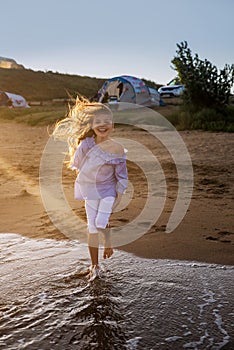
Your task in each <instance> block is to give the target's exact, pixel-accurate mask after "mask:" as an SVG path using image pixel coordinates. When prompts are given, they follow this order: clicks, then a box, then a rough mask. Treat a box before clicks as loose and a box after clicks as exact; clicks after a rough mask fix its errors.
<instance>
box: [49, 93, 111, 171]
mask: <svg viewBox="0 0 234 350" xmlns="http://www.w3.org/2000/svg"><path fill="white" fill-rule="evenodd" d="M98 115H107V116H108V117H110V118H111V119H113V114H112V112H111V110H110V108H108V107H107V106H106V105H104V104H102V103H99V102H90V101H89V100H88V99H87V98H85V97H80V96H77V98H76V101H75V104H74V105H73V106H72V107H71V106H69V112H68V114H67V116H66V117H65V118H64V119H62V120H60V121H58V122H57V123H56V125H55V127H54V131H53V133H52V136H53V137H54V138H55V139H57V140H58V139H59V140H66V141H67V143H68V147H69V151H68V157H69V160H68V161H66V163H68V166H70V165H71V164H72V162H73V158H74V153H75V151H76V149H77V147H78V145H79V143H80V142H81V140H84V139H85V138H86V137H91V136H95V134H94V131H93V129H92V125H93V120H94V118H95V117H96V116H98Z"/></svg>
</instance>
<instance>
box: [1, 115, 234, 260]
mask: <svg viewBox="0 0 234 350" xmlns="http://www.w3.org/2000/svg"><path fill="white" fill-rule="evenodd" d="M1 126H2V133H1V136H0V145H1V154H0V161H1V175H2V176H1V182H0V184H1V186H0V191H1V207H2V208H3V209H2V213H1V231H2V232H16V233H17V232H18V233H20V235H22V236H26V237H31V238H36V239H38V238H39V239H41V238H52V239H56V240H58V239H66V238H65V237H64V236H63V234H61V233H60V232H59V230H58V229H56V228H55V227H54V226H53V224H52V222H51V221H50V219H49V217H48V215H47V213H46V212H45V209H44V207H43V204H42V201H41V198H40V191H39V186H38V176H39V165H40V159H41V155H42V152H43V149H44V147H45V144H46V142H47V140H48V134H47V128H46V127H32V126H26V125H23V124H17V123H15V122H3V123H1ZM137 133H138V134H137ZM180 135H181V136H182V138H183V140H184V142H185V144H186V146H187V148H188V150H189V153H190V155H191V158H192V162H193V169H194V191H193V197H192V201H191V203H190V207H189V209H188V212H187V214H186V216H185V217H184V219H183V220H182V222H181V223H180V225H179V226H178V227H177V228H176V230H175V231H174V232H172V233H165V232H164V230H165V225H166V223H167V220H168V217H169V215H170V212H171V210H172V208H173V205H174V201H175V198H176V193H177V179H176V177H175V176H174V174H175V169H174V167H173V164H172V163H171V160H170V159H169V156H168V153H167V152H164V151H163V150H161V148H160V145H156V146H155V145H153V144H152V139H150V137H148V135H147V133H146V132H143V131H141V133H140V137H141V142H142V143H144V144H145V145H146V147H147V148H148V149H150V150H151V151H152V152H154V153H155V154H157V152H159V151H160V152H159V153H160V157H161V158H160V161H161V163H162V167H163V170H164V171H165V174H166V176H168V179H169V180H168V196H167V201H166V205H165V208H164V210H163V213H162V215H161V216H160V217H159V219H158V222H157V223H156V224H155V225H153V226H152V227H151V229H150V230H149V232H148V233H147V234H145V235H144V236H143V237H141V238H140V239H138V240H137V241H135V242H132V243H130V244H128V245H126V246H122V247H118V248H116V249H118V250H124V251H127V252H130V253H133V254H134V255H136V256H139V257H143V258H148V259H176V260H185V261H197V262H204V263H214V264H220V265H234V228H233V189H234V188H233V187H234V185H233V183H234V181H233V169H234V154H233V153H234V147H233V137H232V134H225V133H209V132H202V131H183V132H180ZM113 136H114V137H119V136H120V137H131V138H132V137H135V138H136V139H139V131H137V130H132V131H131V134H130V131H129V130H124V129H122V128H118V130H117V132H116V133H115V135H113ZM129 175H130V179H131V181H132V182H133V184H134V198H133V200H132V202H131V203H130V204H129V206H128V208H127V209H124V210H123V211H119V212H117V213H114V214H113V215H112V218H111V225H112V226H120V225H124V222H130V221H131V220H132V218H134V217H135V216H136V215H137V214H138V213H139V212H140V210H141V209H142V206H143V205H144V200H145V197H144V196H145V183H144V181H145V179H144V176H143V175H144V174H141V173H140V172H139V169H137V168H136V167H135V166H134V164H132V163H129ZM73 181H74V173H72V172H70V171H68V170H67V169H65V170H64V173H63V182H64V183H63V185H64V192H65V195H66V198H67V200H68V202H69V204H70V206H71V207H72V208H73V210H74V211H75V212H76V214H77V215H78V216H79V217H81V218H82V219H84V218H85V214H84V209H83V205H82V203H80V202H79V203H78V202H77V201H75V200H74V199H73ZM146 195H147V194H146Z"/></svg>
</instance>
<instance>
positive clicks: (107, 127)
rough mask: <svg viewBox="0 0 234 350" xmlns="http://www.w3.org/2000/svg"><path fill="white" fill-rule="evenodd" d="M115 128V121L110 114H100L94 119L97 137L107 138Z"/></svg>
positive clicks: (94, 129)
mask: <svg viewBox="0 0 234 350" xmlns="http://www.w3.org/2000/svg"><path fill="white" fill-rule="evenodd" d="M112 130H113V122H112V119H111V118H110V117H109V116H105V115H103V116H102V115H100V116H97V117H95V119H94V121H93V131H94V132H95V134H96V136H97V137H100V138H102V139H103V138H107V137H108V136H109V134H110V133H111V131H112Z"/></svg>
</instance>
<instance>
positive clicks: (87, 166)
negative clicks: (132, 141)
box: [72, 137, 128, 199]
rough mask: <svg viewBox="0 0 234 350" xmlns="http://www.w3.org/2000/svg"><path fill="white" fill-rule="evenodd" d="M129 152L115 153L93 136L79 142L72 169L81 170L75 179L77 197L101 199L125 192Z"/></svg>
mask: <svg viewBox="0 0 234 350" xmlns="http://www.w3.org/2000/svg"><path fill="white" fill-rule="evenodd" d="M126 153H127V151H126V150H125V152H124V154H123V155H120V154H112V153H109V152H106V151H104V150H103V149H102V148H101V147H99V146H98V145H96V143H95V140H94V138H93V137H87V138H85V139H84V140H82V141H81V143H80V144H79V146H78V148H77V150H76V152H75V155H74V161H73V164H72V169H77V170H78V171H79V173H78V175H77V178H76V181H75V188H74V190H75V191H74V192H75V199H100V198H105V197H109V196H113V197H116V192H120V193H124V192H125V190H126V188H127V183H128V173H127V166H126Z"/></svg>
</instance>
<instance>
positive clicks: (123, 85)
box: [98, 75, 160, 107]
mask: <svg viewBox="0 0 234 350" xmlns="http://www.w3.org/2000/svg"><path fill="white" fill-rule="evenodd" d="M98 101H99V102H103V103H105V102H111V101H116V102H127V103H136V104H139V105H143V106H147V107H153V106H159V105H160V94H159V92H158V91H157V90H156V89H153V88H150V87H148V86H147V85H146V84H145V83H144V81H143V80H141V79H139V78H135V77H132V76H129V75H121V76H119V77H114V78H111V79H108V80H107V81H105V83H104V84H103V86H102V88H101V89H100V90H99V91H98Z"/></svg>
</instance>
